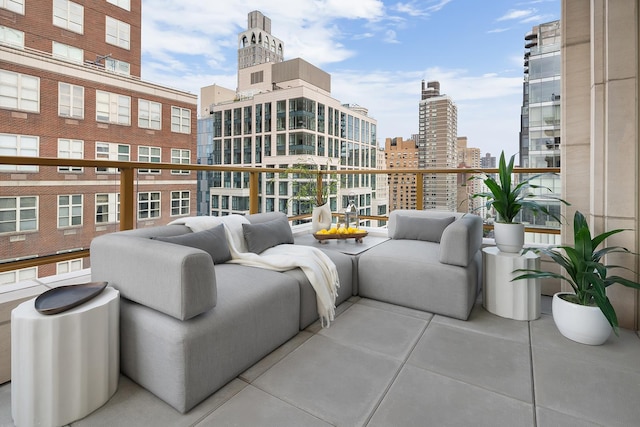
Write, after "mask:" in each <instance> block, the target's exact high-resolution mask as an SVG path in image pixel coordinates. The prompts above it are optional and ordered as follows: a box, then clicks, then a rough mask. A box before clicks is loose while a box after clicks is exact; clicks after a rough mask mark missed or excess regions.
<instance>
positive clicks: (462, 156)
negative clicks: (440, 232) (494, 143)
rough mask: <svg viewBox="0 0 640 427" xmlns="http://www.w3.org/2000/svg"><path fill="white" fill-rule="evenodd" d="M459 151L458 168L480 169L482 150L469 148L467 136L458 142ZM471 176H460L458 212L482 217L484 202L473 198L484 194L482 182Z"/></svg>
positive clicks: (459, 138) (460, 137) (461, 137)
mask: <svg viewBox="0 0 640 427" xmlns="http://www.w3.org/2000/svg"><path fill="white" fill-rule="evenodd" d="M457 147H458V148H457V150H458V165H457V166H458V167H459V168H470V169H478V168H480V149H479V148H476V147H469V142H468V139H467V137H466V136H459V137H458V141H457ZM471 176H472V175H471V174H466V173H461V174H458V188H457V196H458V201H457V205H456V206H457V208H458V212H470V213H475V214H477V215H482V214H483V212H481V211H480V210H481V209H482V200H481V199H479V198H475V199H474V198H473V197H472V196H473V195H474V194H476V193H480V192H482V181H480V180H479V179H473V178H471Z"/></svg>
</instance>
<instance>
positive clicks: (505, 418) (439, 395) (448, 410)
mask: <svg viewBox="0 0 640 427" xmlns="http://www.w3.org/2000/svg"><path fill="white" fill-rule="evenodd" d="M533 423H534V419H533V406H532V405H531V404H528V403H525V402H522V401H520V400H516V399H511V398H509V397H506V396H504V395H501V394H498V393H492V392H490V391H487V390H486V389H482V388H480V387H476V386H473V385H470V384H466V383H463V382H460V381H457V380H454V379H451V378H448V377H446V376H443V375H439V374H437V373H434V372H430V371H427V370H424V369H421V368H417V367H414V366H410V365H405V366H404V367H403V368H402V371H401V372H400V375H398V378H397V379H396V381H394V383H393V385H392V386H391V388H390V389H389V392H388V393H387V395H386V396H385V398H384V400H383V401H382V403H381V404H380V406H379V408H378V409H377V410H376V412H375V413H374V414H373V417H372V418H371V421H370V422H369V424H367V427H388V426H407V427H408V426H416V427H423V426H474V427H482V426H487V427H496V426H510V427H520V426H522V427H532V426H533V425H534V424H533Z"/></svg>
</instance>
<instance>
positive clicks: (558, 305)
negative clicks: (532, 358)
mask: <svg viewBox="0 0 640 427" xmlns="http://www.w3.org/2000/svg"><path fill="white" fill-rule="evenodd" d="M623 231H624V230H623V229H616V230H611V231H607V232H604V233H602V234H598V235H597V236H595V237H591V231H590V230H589V225H588V224H587V220H586V219H585V217H584V215H583V214H582V213H580V212H579V211H576V213H575V215H574V218H573V246H563V245H559V246H551V247H547V248H536V249H527V251H529V250H530V251H534V252H537V253H543V254H545V255H547V256H548V257H549V258H551V259H552V260H553V261H554V262H555V263H556V264H558V265H559V266H560V267H561V270H562V271H561V272H560V273H555V272H550V271H543V270H527V269H522V270H516V271H518V272H520V273H524V274H521V275H519V276H517V277H516V278H514V279H513V280H519V279H527V278H540V279H544V278H555V279H561V280H564V281H566V282H567V283H568V284H569V285H570V286H571V288H572V289H573V293H567V292H559V293H557V294H555V295H554V296H553V302H552V314H553V320H554V322H555V324H556V326H557V328H558V330H559V331H560V333H561V334H562V335H564V336H565V337H567V338H569V339H571V340H573V341H577V342H580V343H583V344H590V345H600V344H603V343H604V342H605V341H606V340H607V339H608V338H609V335H611V331H612V330H613V331H614V332H615V333H616V335H618V327H619V326H618V318H617V316H616V311H615V309H614V307H613V305H611V301H609V298H608V297H607V292H606V290H607V287H609V286H611V285H613V284H616V283H618V284H621V285H623V286H627V287H630V288H634V289H640V283H638V282H636V281H633V280H630V279H627V278H624V277H622V276H617V275H610V274H609V273H610V270H612V269H625V270H629V269H628V268H626V267H622V266H619V265H607V264H604V263H603V262H602V257H604V256H605V255H607V254H612V253H622V254H633V253H632V252H631V251H629V250H628V249H626V248H623V247H621V246H610V247H605V248H602V249H597V248H598V246H600V245H601V244H602V243H603V242H604V240H605V239H606V238H608V237H609V236H612V235H614V234H617V233H621V232H623ZM633 255H636V254H633ZM632 273H633V272H632ZM633 274H634V275H635V273H633Z"/></svg>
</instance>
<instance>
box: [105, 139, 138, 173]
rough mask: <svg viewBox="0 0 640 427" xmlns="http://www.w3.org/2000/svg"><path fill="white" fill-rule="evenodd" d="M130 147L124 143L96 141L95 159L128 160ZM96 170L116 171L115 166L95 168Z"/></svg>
mask: <svg viewBox="0 0 640 427" xmlns="http://www.w3.org/2000/svg"><path fill="white" fill-rule="evenodd" d="M130 151H131V147H129V146H128V145H126V144H115V143H113V142H96V159H99V160H118V161H123V162H128V161H129V160H130ZM96 172H109V173H116V172H117V169H116V168H96Z"/></svg>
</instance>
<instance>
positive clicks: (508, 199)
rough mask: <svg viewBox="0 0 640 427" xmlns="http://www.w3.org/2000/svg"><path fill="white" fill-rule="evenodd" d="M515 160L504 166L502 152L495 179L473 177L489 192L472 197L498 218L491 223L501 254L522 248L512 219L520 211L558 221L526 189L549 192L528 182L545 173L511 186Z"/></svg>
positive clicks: (518, 228)
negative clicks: (481, 182) (480, 201)
mask: <svg viewBox="0 0 640 427" xmlns="http://www.w3.org/2000/svg"><path fill="white" fill-rule="evenodd" d="M515 157H516V156H515V154H514V155H513V156H511V159H510V160H509V163H508V164H507V162H506V160H505V157H504V151H503V152H502V153H501V154H500V161H499V163H498V176H497V179H496V178H495V177H494V176H493V174H484V175H483V176H480V177H478V176H476V177H474V178H479V179H482V181H483V182H484V184H485V185H486V187H487V189H488V190H489V191H487V192H484V193H476V194H474V195H473V196H472V197H482V198H484V199H486V202H485V207H486V208H487V209H491V208H493V209H494V210H495V211H496V213H497V215H498V218H497V221H496V222H495V223H494V237H495V241H496V246H497V247H498V249H500V251H501V252H509V253H517V252H520V251H521V250H522V247H523V246H524V224H522V223H519V222H516V221H515V219H516V216H517V215H518V213H519V212H520V211H521V210H522V209H529V210H531V211H532V212H533V214H534V215H536V214H538V213H543V214H546V215H549V216H550V217H552V218H553V219H555V220H556V221H558V222H560V218H559V217H558V216H557V215H555V214H554V213H552V212H550V211H549V210H548V209H547V207H546V206H544V205H542V204H540V203H539V202H538V201H536V200H535V197H536V195H535V194H533V193H531V192H530V191H529V190H530V189H535V188H542V189H547V190H548V191H549V192H551V189H550V188H548V187H544V186H541V185H535V184H532V183H531V181H533V180H535V179H538V178H540V177H541V176H543V175H546V174H537V175H532V176H529V177H528V178H526V179H523V180H522V181H520V182H518V183H515V182H514V181H513V178H512V177H513V163H514V161H515ZM548 198H549V199H554V200H558V201H560V202H562V203H564V204H567V205H568V203H567V202H565V201H564V200H562V199H560V198H558V197H554V196H548Z"/></svg>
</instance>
